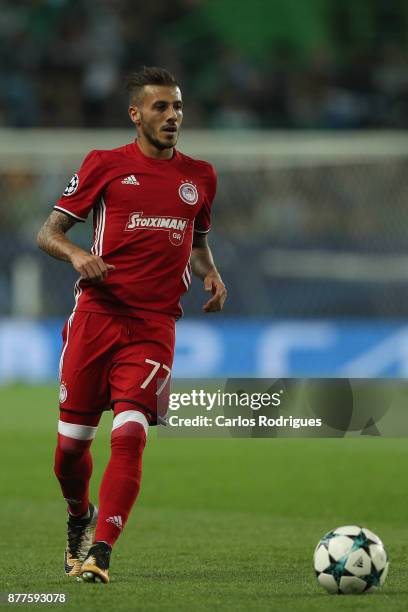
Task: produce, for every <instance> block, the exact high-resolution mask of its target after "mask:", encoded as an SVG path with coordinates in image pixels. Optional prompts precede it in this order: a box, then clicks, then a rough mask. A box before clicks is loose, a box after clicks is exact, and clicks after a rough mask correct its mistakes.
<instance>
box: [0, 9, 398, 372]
mask: <svg viewBox="0 0 408 612" xmlns="http://www.w3.org/2000/svg"><path fill="white" fill-rule="evenodd" d="M231 16H233V18H231ZM0 37H1V40H2V45H1V50H0V188H1V194H2V198H1V203H0V382H3V383H4V382H12V381H24V382H25V381H29V382H37V383H40V382H41V383H46V382H50V381H53V380H55V375H56V369H57V368H56V366H57V361H58V353H59V350H60V337H59V333H60V328H61V326H62V321H63V319H64V318H65V317H66V316H68V314H69V313H70V312H71V310H72V306H73V297H72V287H73V283H74V280H75V275H74V273H73V271H72V270H71V269H70V267H69V266H68V265H65V264H63V263H61V262H56V261H53V260H51V259H50V258H49V257H47V256H45V255H44V254H42V253H40V252H39V251H38V249H37V247H36V245H35V236H36V233H37V231H38V229H39V227H40V225H41V224H42V222H43V221H44V219H45V217H46V216H47V214H48V212H49V210H50V209H51V207H52V205H53V203H54V201H55V200H56V198H57V197H58V196H59V194H60V193H61V191H62V190H63V189H64V187H65V185H66V183H67V181H68V180H69V178H70V177H71V175H72V173H73V172H74V171H75V170H76V169H77V167H78V165H79V164H80V162H81V160H82V158H83V157H84V155H85V154H86V153H87V152H88V150H90V149H94V148H111V147H115V146H119V145H121V144H123V143H125V142H129V141H131V140H132V138H133V137H134V134H133V131H132V129H131V127H130V126H129V123H128V121H127V114H126V96H125V92H124V88H123V77H124V75H125V74H126V73H127V72H129V71H131V70H132V69H135V68H138V67H139V66H140V65H142V64H148V65H150V64H157V65H165V66H166V67H167V68H168V69H170V70H172V71H173V72H174V73H175V74H176V76H177V77H178V78H179V80H180V82H181V85H182V89H183V93H184V98H185V128H184V131H183V132H182V136H181V139H180V142H179V147H180V149H181V150H182V151H184V152H186V153H188V154H192V155H194V156H197V157H199V158H204V159H208V160H209V161H211V162H212V163H213V164H214V165H215V166H216V168H217V170H218V173H219V191H218V195H217V199H216V203H215V206H214V230H213V231H212V232H211V234H210V243H211V247H212V248H213V250H214V253H215V256H216V259H217V262H218V264H219V267H220V269H221V271H222V274H223V276H224V279H225V281H226V284H227V286H228V288H229V300H228V303H227V306H226V309H225V312H224V313H223V315H222V316H220V317H218V316H217V317H216V318H209V317H204V316H201V315H200V307H201V304H202V302H203V301H204V299H205V294H204V293H203V291H202V289H201V286H200V284H199V283H196V284H195V287H194V288H193V290H192V291H191V293H190V294H189V295H188V296H187V297H186V299H185V300H184V303H183V307H184V310H185V318H184V319H183V321H181V322H180V324H179V327H178V343H177V352H176V363H175V375H176V376H177V375H178V376H184V377H185V376H195V377H197V376H203V377H216V376H219V377H223V376H316V377H321V376H355V377H357V376H360V377H366V376H367V377H371V376H372V377H380V376H405V375H406V374H407V373H408V326H407V325H406V322H405V321H406V317H407V314H408V289H407V280H408V265H407V264H408V254H407V244H408V242H407V241H408V223H407V221H408V182H407V180H406V174H407V171H408V135H407V134H406V132H405V129H406V127H407V126H408V55H407V48H408V5H407V3H405V2H403V1H402V0H401V1H400V0H388V1H385V0H359V1H358V2H352V1H351V0H342V1H341V2H340V1H339V0H307V1H306V0H305V1H303V0H285V1H284V0H269V1H266V0H252V2H251V3H247V2H243V1H241V0H216V1H206V0H174V1H173V2H167V1H166V0H155V1H154V2H151V3H146V2H139V1H133V2H130V1H129V0H115V1H113V0H92V1H91V0H78V1H76V2H70V1H67V0H31V1H29V0H27V1H23V0H22V1H20V2H18V3H16V2H13V1H11V0H3V1H2V2H1V11H0ZM90 232H91V230H90V226H89V225H87V226H86V227H83V226H81V227H76V228H74V230H73V231H72V236H73V238H74V239H76V240H78V241H79V242H80V243H81V244H82V245H83V246H87V245H89V244H90Z"/></svg>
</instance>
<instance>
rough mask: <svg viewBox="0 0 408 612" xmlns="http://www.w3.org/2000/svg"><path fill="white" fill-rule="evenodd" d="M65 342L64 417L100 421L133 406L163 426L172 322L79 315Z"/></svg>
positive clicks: (71, 322) (62, 363) (74, 317)
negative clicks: (115, 410) (114, 410)
mask: <svg viewBox="0 0 408 612" xmlns="http://www.w3.org/2000/svg"><path fill="white" fill-rule="evenodd" d="M62 338H63V342H64V344H63V348H62V353H61V361H60V381H61V387H60V410H61V412H65V413H67V415H66V416H67V417H68V414H69V413H72V416H74V415H75V413H76V414H78V415H83V416H86V415H89V416H91V415H95V416H96V415H97V414H99V415H100V413H101V412H102V411H103V410H109V409H110V408H114V407H115V404H118V405H119V404H120V406H121V410H122V409H125V410H132V405H133V406H137V409H139V410H141V411H142V412H144V413H145V415H146V417H147V419H148V421H149V422H150V424H151V425H155V424H156V423H157V420H159V422H160V420H161V419H160V413H161V410H159V415H158V405H160V406H166V407H167V404H168V396H169V393H170V372H171V367H172V365H173V356H174V342H175V323H174V322H173V321H171V320H169V322H162V321H153V320H152V319H145V318H143V319H142V318H140V319H139V318H134V317H124V316H116V315H112V316H111V315H105V314H99V313H94V312H75V313H74V314H73V315H71V317H70V318H69V319H68V321H67V322H66V324H65V326H64V329H63V332H62ZM125 406H126V407H125ZM164 412H165V411H164Z"/></svg>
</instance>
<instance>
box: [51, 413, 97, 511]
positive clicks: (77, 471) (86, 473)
mask: <svg viewBox="0 0 408 612" xmlns="http://www.w3.org/2000/svg"><path fill="white" fill-rule="evenodd" d="M67 426H68V427H67ZM69 426H71V423H63V426H62V428H61V421H60V425H59V429H63V430H64V432H66V433H68V432H67V429H69ZM73 427H78V428H80V427H82V426H80V425H78V426H76V425H74V426H73ZM92 429H93V430H95V431H96V427H93V428H92ZM93 435H94V434H93ZM91 443H92V439H87V440H84V439H78V438H75V437H71V436H69V435H64V434H62V433H60V432H59V433H58V443H57V448H56V450H55V463H54V472H55V475H56V477H57V478H58V480H59V483H60V486H61V490H62V494H63V496H64V498H65V500H66V501H67V503H68V511H69V512H70V514H72V515H74V516H80V515H82V514H84V513H85V512H87V510H88V507H89V481H90V478H91V475H92V456H91V452H90V450H89V447H90V445H91Z"/></svg>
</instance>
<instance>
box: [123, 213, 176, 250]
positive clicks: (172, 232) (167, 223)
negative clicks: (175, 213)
mask: <svg viewBox="0 0 408 612" xmlns="http://www.w3.org/2000/svg"><path fill="white" fill-rule="evenodd" d="M187 226H188V219H183V218H182V217H144V216H143V213H142V212H135V213H131V215H130V216H129V221H128V222H127V224H126V227H125V231H127V232H128V231H134V230H139V229H141V230H165V231H167V232H169V240H170V242H171V244H174V245H175V246H179V245H180V244H182V242H183V240H184V234H185V231H186V229H187Z"/></svg>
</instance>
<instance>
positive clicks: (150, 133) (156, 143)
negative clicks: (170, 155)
mask: <svg viewBox="0 0 408 612" xmlns="http://www.w3.org/2000/svg"><path fill="white" fill-rule="evenodd" d="M141 128H142V132H143V136H144V137H145V138H146V140H148V141H149V142H150V144H151V145H153V146H154V147H156V149H159V150H160V151H164V150H165V149H172V148H173V147H174V146H175V144H176V143H170V142H169V143H167V142H161V141H160V140H158V139H157V138H156V137H155V136H154V134H153V131H152V130H151V129H150V128H149V126H148V125H147V124H146V123H145V122H144V121H143V119H142V121H141ZM176 142H177V138H176Z"/></svg>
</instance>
